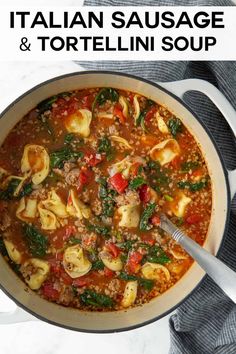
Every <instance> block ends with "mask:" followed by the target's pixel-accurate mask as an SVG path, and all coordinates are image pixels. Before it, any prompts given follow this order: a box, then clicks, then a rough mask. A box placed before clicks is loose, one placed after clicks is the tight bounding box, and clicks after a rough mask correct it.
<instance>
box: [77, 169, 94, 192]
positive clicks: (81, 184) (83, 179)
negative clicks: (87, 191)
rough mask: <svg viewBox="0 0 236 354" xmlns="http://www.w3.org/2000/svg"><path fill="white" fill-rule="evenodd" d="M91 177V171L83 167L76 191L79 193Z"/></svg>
mask: <svg viewBox="0 0 236 354" xmlns="http://www.w3.org/2000/svg"><path fill="white" fill-rule="evenodd" d="M92 176H93V171H91V170H89V169H88V168H87V167H85V166H83V167H82V168H81V171H80V174H79V186H78V187H77V191H78V192H81V191H82V189H83V187H84V186H85V185H86V184H88V183H89V182H90V180H91V179H92Z"/></svg>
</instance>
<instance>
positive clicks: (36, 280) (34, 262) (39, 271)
mask: <svg viewBox="0 0 236 354" xmlns="http://www.w3.org/2000/svg"><path fill="white" fill-rule="evenodd" d="M28 269H29V271H28ZM49 270H50V266H49V264H48V262H46V261H43V260H42V259H38V258H31V259H29V260H27V261H26V262H25V263H24V264H23V267H22V269H21V271H22V273H23V276H24V278H25V281H26V283H27V284H28V285H29V287H30V288H31V289H32V290H38V289H39V288H40V287H41V285H42V284H43V282H44V281H45V280H46V278H47V275H48V273H49ZM27 273H29V274H27Z"/></svg>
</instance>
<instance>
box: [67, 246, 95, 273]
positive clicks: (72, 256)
mask: <svg viewBox="0 0 236 354" xmlns="http://www.w3.org/2000/svg"><path fill="white" fill-rule="evenodd" d="M63 266H64V268H65V271H66V272H67V274H69V276H70V277H71V278H79V277H82V276H83V275H85V274H87V273H88V272H89V271H90V269H91V267H92V263H91V262H90V261H89V260H88V259H87V257H86V256H85V254H84V251H83V249H82V248H81V246H80V245H75V246H71V247H68V248H67V249H66V250H65V252H64V255H63Z"/></svg>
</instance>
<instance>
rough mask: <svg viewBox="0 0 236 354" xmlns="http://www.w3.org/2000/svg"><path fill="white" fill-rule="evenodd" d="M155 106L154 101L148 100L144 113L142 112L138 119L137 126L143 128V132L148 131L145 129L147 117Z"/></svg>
mask: <svg viewBox="0 0 236 354" xmlns="http://www.w3.org/2000/svg"><path fill="white" fill-rule="evenodd" d="M154 104H155V102H154V101H152V100H149V99H148V100H146V104H145V108H144V110H143V111H141V112H140V114H139V116H138V118H137V119H136V122H135V125H136V126H137V127H138V126H141V128H142V130H143V131H147V129H146V127H145V117H146V114H147V113H148V111H149V110H150V108H151V107H152V106H153V105H154Z"/></svg>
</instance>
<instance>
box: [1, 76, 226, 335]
mask: <svg viewBox="0 0 236 354" xmlns="http://www.w3.org/2000/svg"><path fill="white" fill-rule="evenodd" d="M88 74H96V75H104V74H108V75H114V76H123V77H128V78H132V79H135V80H139V81H142V82H144V83H147V84H149V85H151V86H153V87H154V88H158V89H159V90H161V91H163V92H164V93H166V94H168V95H169V96H171V97H173V98H174V99H175V100H177V101H178V102H179V103H180V104H182V105H183V106H184V107H185V108H186V109H187V110H188V111H190V113H191V114H192V115H193V117H194V118H195V119H196V120H197V121H198V123H199V124H200V125H201V126H202V127H203V129H204V130H205V131H206V133H207V135H208V136H209V138H210V140H211V142H212V144H213V146H214V148H215V150H216V153H217V155H218V157H219V159H220V162H221V167H222V170H223V173H224V177H225V184H226V190H227V193H226V194H227V195H226V198H227V211H226V218H225V227H224V232H223V235H222V239H221V242H220V245H219V249H218V251H217V253H216V256H217V255H218V254H219V252H220V251H221V249H222V248H223V246H224V243H225V239H226V234H227V231H228V227H229V216H230V205H231V198H230V186H229V178H228V171H227V168H226V166H225V162H224V160H223V157H222V154H221V152H220V149H219V147H218V146H217V144H216V141H215V139H214V137H213V135H212V133H211V132H210V130H209V129H208V127H207V126H206V124H205V123H204V122H203V121H202V120H201V119H200V118H199V117H198V116H197V114H196V113H195V112H193V111H192V109H191V108H190V107H189V106H188V105H187V104H186V103H185V102H184V101H183V100H182V99H181V98H179V97H178V96H176V95H175V94H173V93H172V92H170V91H168V90H167V89H166V88H164V87H162V86H161V84H159V83H156V82H153V81H150V80H148V79H144V78H140V77H139V76H136V75H133V74H127V73H121V72H116V71H109V70H85V71H75V72H71V73H67V74H63V75H59V76H55V77H53V78H51V79H48V80H45V81H43V82H41V83H40V84H37V85H35V86H34V87H32V88H31V89H29V90H27V91H26V92H24V93H23V94H22V95H20V96H19V97H17V98H16V99H15V100H14V101H13V102H12V103H10V104H9V105H8V106H7V107H6V108H5V109H4V110H3V111H2V112H1V113H0V119H2V117H3V116H4V115H5V113H6V112H8V111H9V110H10V109H11V108H12V107H13V106H14V105H15V104H16V103H18V102H19V101H21V99H22V98H24V97H25V96H27V95H29V94H30V93H31V92H33V91H35V90H36V89H38V88H40V87H42V86H44V85H46V84H49V83H51V82H54V81H57V80H61V79H65V78H68V77H71V76H82V75H88ZM177 81H180V80H177ZM206 277H207V274H205V275H204V276H203V277H202V279H201V280H200V281H199V282H198V284H196V286H195V287H194V289H193V290H191V291H190V293H189V294H188V295H187V296H185V297H184V298H183V299H182V300H181V301H179V303H177V304H176V305H175V306H173V307H171V308H170V309H169V310H167V311H165V312H164V313H163V314H161V315H158V316H155V317H153V318H151V319H150V320H147V321H144V322H141V323H139V324H136V325H132V326H128V327H122V328H118V329H109V330H85V329H81V328H75V327H70V326H68V325H64V324H60V323H58V322H55V321H52V320H49V319H48V318H45V317H44V316H43V315H39V314H37V313H35V312H34V311H32V310H30V309H29V308H28V307H27V306H26V305H24V304H23V303H21V302H19V301H18V300H16V299H15V297H14V296H13V295H12V294H10V293H9V292H8V291H7V289H5V288H4V287H3V286H2V284H1V283H0V289H1V290H2V291H3V292H4V293H5V294H6V295H7V296H8V297H9V298H10V299H11V300H12V301H14V303H15V304H16V305H17V306H19V307H20V308H22V309H23V310H25V311H26V312H28V313H30V314H31V315H33V316H34V317H36V318H38V319H39V320H42V321H44V322H46V323H49V324H52V325H55V326H58V327H61V328H64V329H69V330H73V331H76V332H83V333H95V334H96V333H97V334H103V333H104V334H106V333H119V332H124V331H130V330H133V329H138V328H141V327H143V326H146V325H148V324H151V323H154V322H155V321H158V320H160V319H161V318H163V317H165V316H167V315H168V314H169V313H171V312H173V311H174V310H176V309H177V308H178V307H179V306H180V305H182V304H183V303H184V302H185V301H186V300H187V299H188V298H189V297H190V296H191V295H192V294H193V293H194V292H195V291H196V290H197V289H198V288H199V287H200V285H201V284H202V282H203V281H204V280H205V279H206Z"/></svg>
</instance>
